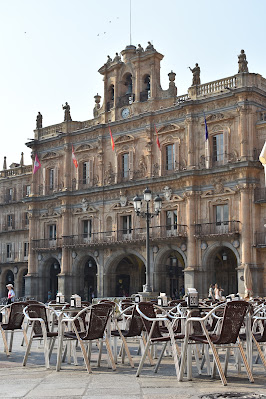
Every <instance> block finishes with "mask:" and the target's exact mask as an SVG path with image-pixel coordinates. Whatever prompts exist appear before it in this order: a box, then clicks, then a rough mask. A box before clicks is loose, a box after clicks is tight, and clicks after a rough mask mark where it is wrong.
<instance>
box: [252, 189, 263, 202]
mask: <svg viewBox="0 0 266 399" xmlns="http://www.w3.org/2000/svg"><path fill="white" fill-rule="evenodd" d="M254 202H266V188H258V187H257V188H255V190H254Z"/></svg>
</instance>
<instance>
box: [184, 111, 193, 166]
mask: <svg viewBox="0 0 266 399" xmlns="http://www.w3.org/2000/svg"><path fill="white" fill-rule="evenodd" d="M186 126H187V134H186V136H187V152H188V158H187V165H188V168H192V167H193V166H195V161H194V152H195V148H194V135H193V118H192V117H191V116H190V115H188V116H187V117H186Z"/></svg>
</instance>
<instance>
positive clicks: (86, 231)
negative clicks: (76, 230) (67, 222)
mask: <svg viewBox="0 0 266 399" xmlns="http://www.w3.org/2000/svg"><path fill="white" fill-rule="evenodd" d="M82 223H83V238H86V239H88V238H91V236H92V220H91V219H88V220H83V222H82Z"/></svg>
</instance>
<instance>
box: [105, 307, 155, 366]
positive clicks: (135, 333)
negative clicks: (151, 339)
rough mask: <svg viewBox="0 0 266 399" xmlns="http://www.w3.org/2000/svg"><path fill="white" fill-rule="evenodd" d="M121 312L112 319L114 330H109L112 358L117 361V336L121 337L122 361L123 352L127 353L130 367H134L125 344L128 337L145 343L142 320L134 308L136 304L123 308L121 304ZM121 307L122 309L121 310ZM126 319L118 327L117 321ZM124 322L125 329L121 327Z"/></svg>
mask: <svg viewBox="0 0 266 399" xmlns="http://www.w3.org/2000/svg"><path fill="white" fill-rule="evenodd" d="M120 309H121V312H120V314H119V315H118V316H117V317H116V318H115V319H114V320H115V325H116V330H112V331H111V336H112V337H113V339H114V358H115V362H116V363H117V338H119V337H120V338H121V340H122V351H121V352H122V363H124V357H125V353H126V354H127V357H128V359H129V363H130V365H131V367H134V362H133V359H132V356H131V354H130V350H129V347H128V344H127V340H128V339H129V338H138V339H139V342H140V345H141V341H142V342H143V344H144V345H146V340H145V337H144V335H143V322H142V318H141V316H140V314H139V313H138V311H137V309H136V305H135V304H133V305H131V306H128V305H127V306H125V307H124V309H123V304H122V306H121V307H120ZM122 309H123V310H122ZM124 317H125V319H126V323H125V322H124V323H123V324H122V328H120V327H119V321H120V322H121V321H122V320H123V319H124ZM124 324H126V326H125V329H123V327H124ZM148 356H149V360H150V363H151V364H153V362H152V358H151V356H150V354H149V353H148Z"/></svg>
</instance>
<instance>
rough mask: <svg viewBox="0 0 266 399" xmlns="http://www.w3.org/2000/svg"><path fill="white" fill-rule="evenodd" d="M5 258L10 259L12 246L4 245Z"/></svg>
mask: <svg viewBox="0 0 266 399" xmlns="http://www.w3.org/2000/svg"><path fill="white" fill-rule="evenodd" d="M6 257H7V259H10V258H12V244H6Z"/></svg>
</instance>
